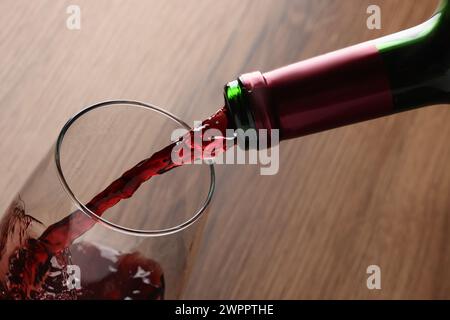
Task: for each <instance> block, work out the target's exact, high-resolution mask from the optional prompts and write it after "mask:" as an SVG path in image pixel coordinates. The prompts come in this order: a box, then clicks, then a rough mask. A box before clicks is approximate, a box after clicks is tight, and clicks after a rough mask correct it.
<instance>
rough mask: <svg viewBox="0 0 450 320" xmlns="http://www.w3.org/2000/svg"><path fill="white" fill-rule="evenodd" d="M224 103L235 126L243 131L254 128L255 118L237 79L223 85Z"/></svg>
mask: <svg viewBox="0 0 450 320" xmlns="http://www.w3.org/2000/svg"><path fill="white" fill-rule="evenodd" d="M224 95H225V103H226V106H227V108H228V110H229V111H230V114H231V118H232V119H233V122H234V126H235V128H233V129H242V130H244V131H246V130H248V129H255V120H254V119H253V115H252V113H251V112H250V110H249V108H247V107H246V106H247V105H248V100H247V97H246V95H245V89H244V88H243V86H242V84H241V83H240V81H239V80H234V81H231V82H229V83H227V84H226V85H225V93H224Z"/></svg>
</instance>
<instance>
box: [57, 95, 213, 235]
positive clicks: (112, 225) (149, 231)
mask: <svg viewBox="0 0 450 320" xmlns="http://www.w3.org/2000/svg"><path fill="white" fill-rule="evenodd" d="M121 104H122V105H123V104H126V105H132V106H135V107H140V108H143V109H147V110H150V111H154V112H157V113H159V114H161V115H163V116H166V117H168V118H170V119H171V120H173V121H174V122H176V123H178V124H179V125H181V126H182V127H184V128H185V129H187V130H191V127H190V126H189V125H188V124H187V123H186V122H184V121H183V120H181V119H179V118H178V117H176V116H175V115H173V114H172V113H170V112H168V111H166V110H164V109H162V108H160V107H158V106H155V105H153V104H149V103H144V102H140V101H134V100H107V101H103V102H99V103H96V104H93V105H91V106H89V107H86V108H84V109H82V110H81V111H79V112H78V113H76V114H75V115H73V116H72V117H71V118H70V119H69V120H68V121H67V122H66V123H65V125H64V126H63V128H62V129H61V131H60V133H59V135H58V139H57V140H56V147H55V154H54V160H55V164H56V169H57V173H58V178H59V180H60V182H61V184H62V187H63V189H64V190H65V192H66V193H67V194H68V196H69V198H70V199H71V200H72V201H73V202H74V203H75V205H76V206H77V207H78V209H79V210H81V212H83V213H84V214H86V215H87V216H88V217H90V218H91V219H94V220H95V221H96V222H97V223H100V224H102V225H104V226H106V227H107V228H109V229H111V230H114V231H118V232H120V233H124V234H128V235H133V236H140V237H158V236H165V235H170V234H174V233H177V232H179V231H182V230H184V229H186V228H188V227H189V226H191V225H192V224H194V223H195V222H196V221H197V220H198V219H199V218H200V217H201V216H202V213H203V212H204V211H205V209H206V208H207V207H208V205H209V204H210V202H211V199H212V196H213V194H214V190H215V171H214V164H213V163H208V164H207V165H208V166H209V168H210V184H209V190H208V194H207V196H206V199H205V200H204V201H203V203H202V205H201V206H200V208H199V209H198V210H197V211H196V213H195V214H194V215H193V216H192V217H191V218H189V219H188V220H186V221H184V222H182V223H180V224H178V225H176V226H173V227H170V228H164V229H154V230H152V229H134V228H128V227H124V226H121V225H119V224H116V223H113V222H111V221H109V220H107V219H105V218H103V217H101V216H99V215H97V214H96V213H94V212H93V211H92V210H90V209H89V208H88V207H86V206H85V205H84V204H83V203H82V202H81V201H80V200H79V199H78V198H77V196H75V194H74V192H73V191H72V189H71V188H70V186H69V184H68V182H67V180H66V178H65V176H64V173H63V169H62V166H61V157H60V154H61V146H62V143H63V141H64V137H65V135H66V133H67V131H68V130H69V129H70V127H71V126H72V125H73V124H74V123H75V122H76V121H77V120H78V119H79V118H81V117H82V116H83V115H85V114H86V113H88V112H90V111H93V110H95V109H99V108H104V107H108V106H114V105H121Z"/></svg>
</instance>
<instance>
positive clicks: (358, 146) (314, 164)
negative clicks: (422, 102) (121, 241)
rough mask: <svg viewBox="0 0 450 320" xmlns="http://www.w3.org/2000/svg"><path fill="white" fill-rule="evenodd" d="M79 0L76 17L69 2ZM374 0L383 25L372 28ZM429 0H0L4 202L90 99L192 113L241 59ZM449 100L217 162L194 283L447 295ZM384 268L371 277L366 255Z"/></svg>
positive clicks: (210, 289) (211, 100)
mask: <svg viewBox="0 0 450 320" xmlns="http://www.w3.org/2000/svg"><path fill="white" fill-rule="evenodd" d="M70 4H78V5H79V6H80V8H81V17H82V20H81V21H82V24H81V30H77V31H71V30H68V29H67V28H66V25H65V23H66V18H67V16H68V15H67V14H66V7H67V6H68V5H70ZM369 4H377V5H379V6H380V7H381V10H382V11H381V12H382V29H381V30H368V29H367V27H366V19H367V17H368V15H367V13H366V9H367V7H368V5H369ZM435 6H436V2H435V1H431V0H430V1H424V0H421V1H419V0H417V1H413V0H385V1H381V0H371V1H366V0H363V1H361V0H339V1H338V0H298V1H293V0H276V1H275V0H267V1H265V0H261V1H256V0H246V1H242V0H227V1H210V0H209V1H208V0H201V1H200V0H197V1H185V0H177V1H163V0H161V1H145V0H131V1H123V0H122V1H119V0H114V1H113V0H96V1H88V0H76V1H56V0H36V1H28V0H2V1H1V2H0V11H1V12H2V13H3V17H2V19H1V20H0V136H1V139H0V152H1V153H0V176H1V177H2V178H1V179H0V190H1V196H0V211H1V212H3V211H4V210H5V208H6V207H7V205H8V203H9V202H10V201H11V199H12V198H13V196H14V195H15V193H16V192H17V191H18V190H19V188H20V186H21V185H22V184H23V183H24V181H25V179H26V178H27V177H28V176H29V174H30V173H31V172H32V171H33V169H34V168H35V166H36V164H37V162H38V161H39V160H40V159H41V158H42V157H43V156H44V155H45V153H46V152H47V151H48V149H49V148H50V146H51V144H52V143H53V142H54V139H55V137H56V136H57V134H58V132H59V129H60V128H61V126H62V125H63V124H64V122H65V121H66V120H67V119H68V117H69V116H71V115H72V114H73V113H75V112H76V111H78V110H80V109H81V108H82V107H84V106H86V105H89V104H92V103H95V102H98V101H102V100H109V99H122V98H126V99H135V100H141V101H148V102H152V103H155V104H157V105H161V106H164V107H165V108H166V109H167V110H169V111H171V112H173V113H175V114H177V115H178V116H180V117H181V118H183V119H184V120H185V121H187V122H188V123H192V121H193V120H194V119H195V120H200V119H202V118H204V117H206V116H208V115H209V114H211V113H212V112H214V111H215V110H216V109H217V108H218V107H220V106H221V104H222V103H223V98H222V87H223V85H224V84H225V83H226V82H228V81H230V80H233V79H234V78H236V77H237V76H238V75H239V74H241V73H244V72H248V71H253V70H261V71H267V70H270V69H272V68H275V67H277V66H282V65H284V64H288V63H292V62H295V61H298V60H301V59H304V58H308V57H312V56H314V55H317V54H321V53H325V52H327V51H330V50H334V49H338V48H342V47H345V46H348V45H351V44H355V43H357V42H361V41H365V40H369V39H374V38H377V37H379V36H382V35H385V34H389V33H392V32H396V31H399V30H401V29H404V28H406V27H411V26H413V25H416V24H418V23H420V22H421V21H424V20H425V19H426V18H427V17H429V16H430V14H431V13H432V12H433V10H434V8H435ZM449 124H450V109H449V108H448V106H436V107H430V108H425V109H422V110H417V111H410V112H407V113H404V114H399V115H396V116H393V117H389V118H384V119H378V120H374V121H370V122H366V123H362V124H357V125H353V126H349V127H345V128H340V129H336V130H332V131H328V132H324V133H320V134H315V135H311V136H308V137H304V138H301V139H297V140H293V141H288V142H285V143H282V145H281V147H280V171H279V173H278V174H277V175H275V176H260V175H259V169H258V168H257V167H256V166H243V165H240V166H239V165H235V166H220V167H218V168H217V171H218V177H217V180H218V185H217V191H216V195H215V198H214V201H213V203H212V204H211V208H210V213H209V219H208V222H207V225H206V227H205V232H204V237H203V241H202V243H201V245H200V250H199V254H198V256H197V261H196V263H195V266H194V269H193V272H192V275H191V278H190V282H189V285H188V287H187V290H186V292H185V294H184V297H185V298H189V299H196V298H211V299H216V298H226V299H228V298H250V299H265V298H273V299H285V298H287V299H298V298H306V299H310V298H314V299H316V298H318V299H320V298H333V299H334V298H338V299H341V298H343V299H346V298H362V299H366V298H368V299H372V298H389V299H391V298H426V299H428V298H450V215H449V214H450V148H449V138H450V125H449ZM372 264H376V265H379V266H380V267H381V271H382V278H381V279H382V289H381V290H368V289H367V287H366V279H367V277H368V275H367V274H366V268H367V267H368V266H369V265H372Z"/></svg>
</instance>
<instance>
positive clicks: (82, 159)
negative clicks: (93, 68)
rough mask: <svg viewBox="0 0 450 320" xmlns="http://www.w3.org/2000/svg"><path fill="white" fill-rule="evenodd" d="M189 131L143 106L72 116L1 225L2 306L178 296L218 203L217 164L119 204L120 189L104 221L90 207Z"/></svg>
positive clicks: (115, 104) (146, 186)
mask: <svg viewBox="0 0 450 320" xmlns="http://www.w3.org/2000/svg"><path fill="white" fill-rule="evenodd" d="M188 129H189V126H188V125H187V124H186V123H184V122H183V121H181V120H179V119H178V118H176V117H175V116H173V115H172V114H170V113H168V112H167V111H164V110H162V109H160V108H157V107H155V106H152V105H149V104H145V103H141V102H135V101H110V102H103V103H99V104H96V105H93V106H91V107H89V108H86V109H84V110H83V111H81V112H80V113H78V114H77V115H75V116H74V117H73V118H71V119H70V120H69V121H68V122H67V124H66V125H65V126H64V128H63V129H62V131H61V133H60V135H59V137H58V140H57V143H56V144H55V145H54V147H53V148H52V150H51V151H50V152H49V153H48V154H47V156H46V157H45V158H44V159H43V160H42V162H41V163H40V164H39V165H38V166H37V168H36V170H35V171H34V173H33V174H32V175H31V177H30V178H29V179H28V181H27V182H26V183H25V185H24V186H23V188H22V189H21V190H20V191H19V192H18V194H17V197H16V198H15V200H14V201H13V202H12V203H11V205H10V207H9V209H8V210H7V211H6V212H5V213H4V214H3V216H2V217H1V222H0V298H3V299H163V298H169V299H176V298H178V297H179V296H180V294H181V293H182V290H183V287H184V284H185V282H186V280H187V278H188V274H189V270H190V266H191V264H192V262H193V258H194V254H195V248H196V244H197V243H198V242H199V239H200V237H201V233H202V226H203V224H204V222H205V216H206V215H205V209H206V208H207V205H208V204H209V202H210V200H211V197H212V195H213V191H214V168H213V166H212V164H210V163H201V164H200V163H196V164H192V165H186V166H183V167H177V168H174V169H173V170H170V171H168V172H166V173H164V174H162V175H157V176H154V177H152V178H151V179H150V180H149V181H146V182H144V183H142V184H141V185H140V186H139V188H137V190H136V191H135V192H133V193H132V196H131V194H128V195H127V196H126V197H122V198H121V200H120V201H118V202H117V204H114V201H113V198H114V197H115V196H117V194H118V191H117V190H116V192H115V193H114V194H108V196H107V197H106V198H105V197H104V199H102V201H103V202H102V203H103V204H105V203H106V204H108V206H109V207H108V208H107V210H104V212H102V213H101V214H100V213H99V211H96V210H94V209H92V207H89V203H90V200H92V199H93V198H97V197H98V195H99V193H100V195H101V194H102V193H101V191H102V190H104V189H105V188H106V187H108V186H110V185H111V183H112V182H113V181H114V183H116V184H117V178H119V177H121V175H122V174H123V173H124V172H126V171H127V170H129V169H130V168H134V167H136V166H137V167H139V166H140V165H141V163H142V160H144V159H148V158H149V157H150V156H151V155H152V154H154V153H155V152H157V151H159V150H161V149H164V147H165V146H166V145H170V143H172V142H173V140H176V138H177V136H178V137H179V136H180V135H181V134H182V133H183V132H184V131H186V130H188ZM183 130H184V131H183ZM119 180H120V179H119ZM134 182H135V181H134V180H130V181H127V186H128V184H129V183H134ZM114 183H113V184H114ZM122 191H123V190H122ZM111 201H113V202H111ZM111 204H114V205H111Z"/></svg>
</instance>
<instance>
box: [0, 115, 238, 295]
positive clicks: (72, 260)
mask: <svg viewBox="0 0 450 320" xmlns="http://www.w3.org/2000/svg"><path fill="white" fill-rule="evenodd" d="M228 126H229V121H228V112H227V109H226V108H222V109H220V110H219V111H218V112H216V113H215V114H214V115H213V116H211V117H210V118H208V119H206V120H205V121H203V122H202V125H201V128H202V130H207V129H216V130H219V131H220V132H221V134H222V137H218V136H216V137H211V138H210V139H208V140H207V141H203V131H201V138H202V139H201V144H200V145H198V144H197V143H196V140H195V139H194V135H195V132H198V130H191V131H190V132H189V133H188V135H189V138H190V139H186V138H187V137H186V136H185V137H184V139H183V138H181V139H180V140H179V141H178V142H175V143H172V144H170V145H168V146H166V147H165V148H163V149H162V150H160V151H158V152H156V153H155V154H153V155H152V156H151V157H150V158H148V159H145V160H143V161H141V162H140V163H138V164H137V165H136V166H134V167H133V168H131V169H129V170H128V171H126V172H125V173H124V174H122V176H121V177H120V178H118V179H117V180H115V181H114V182H112V183H111V184H110V185H109V186H108V187H107V188H105V189H104V190H103V191H102V192H100V193H99V194H98V195H96V196H95V197H94V198H93V199H92V200H91V201H89V202H88V203H87V205H86V206H87V207H88V208H89V209H90V210H91V211H93V212H94V213H96V214H97V215H99V216H101V215H102V214H103V213H104V212H105V211H106V210H108V209H109V208H111V207H113V206H114V205H116V204H117V203H118V202H120V201H121V200H123V199H128V198H130V197H132V196H133V194H134V193H135V192H136V190H137V189H138V188H139V187H140V186H141V185H142V184H143V183H144V182H146V181H148V180H149V179H151V178H152V177H153V176H156V175H161V174H163V173H165V172H168V171H170V170H172V169H174V168H176V167H179V166H180V165H182V164H184V163H190V162H192V161H193V160H196V159H195V157H196V155H199V156H200V158H203V155H204V154H205V151H208V149H213V150H215V151H214V152H211V154H212V155H213V156H214V155H217V153H218V152H222V151H225V148H226V145H225V143H224V139H223V137H225V131H226V129H227V128H228ZM186 141H188V142H187V143H188V145H182V146H181V147H182V148H180V144H183V143H184V144H186ZM176 147H178V148H177V150H179V152H178V154H177V155H178V157H179V158H180V161H176V162H174V161H173V159H172V151H173V150H174V148H176ZM212 147H214V148H212ZM186 150H188V151H191V152H185V151H186ZM195 150H197V151H201V152H195ZM206 154H208V153H207V152H206ZM10 211H11V212H10V213H14V214H15V216H11V215H9V218H8V219H9V220H12V222H13V223H17V220H15V218H14V217H20V219H22V220H23V221H19V222H20V223H22V224H24V225H25V226H26V225H27V224H29V223H30V219H33V218H32V217H30V216H28V215H26V214H25V211H24V209H23V206H20V204H17V203H16V204H15V205H14V206H13V207H12V208H11V209H10ZM8 219H7V220H6V221H3V223H4V225H3V227H2V230H1V232H2V234H1V235H2V241H1V242H0V250H2V247H4V246H5V244H4V243H3V245H2V242H5V241H6V240H5V239H6V238H7V237H8V235H10V233H11V232H17V229H20V228H17V226H16V227H14V225H13V226H12V227H11V221H8ZM27 221H28V222H27ZM94 225H95V221H94V220H93V219H91V218H89V217H88V216H87V215H86V214H84V213H83V212H81V211H75V212H73V213H71V214H70V215H68V216H67V217H65V218H63V219H62V220H60V221H58V222H56V223H55V224H53V225H51V226H49V227H48V228H46V229H45V231H44V232H43V233H42V234H41V236H39V237H37V238H33V237H31V238H28V239H26V240H24V239H20V240H21V241H20V242H21V243H20V245H19V247H18V248H17V249H16V250H15V251H14V252H13V254H11V256H10V258H9V264H8V271H7V281H6V282H5V283H6V284H5V283H4V284H2V283H1V282H0V298H6V299H25V298H31V299H52V298H54V299H70V298H72V299H163V297H164V275H163V270H162V268H161V266H160V265H159V264H158V263H157V262H155V261H152V260H150V259H147V258H144V257H142V256H140V255H139V253H130V254H121V253H119V252H115V251H114V250H112V249H109V248H100V247H98V246H95V245H93V244H88V243H83V242H82V243H76V244H73V242H74V241H75V240H76V239H77V238H79V237H80V236H81V235H83V234H84V233H85V232H87V231H88V230H90V229H91V228H92V227H93V226H94ZM22 229H26V228H24V226H22ZM14 230H15V231H14ZM105 251H107V252H109V253H108V254H106V255H105V254H104V253H105ZM102 253H103V254H102ZM0 257H1V256H0ZM107 257H109V258H107ZM69 264H73V265H77V266H79V267H80V269H81V270H82V272H83V274H88V275H97V276H96V277H94V279H91V280H89V279H87V280H86V279H84V280H82V283H81V288H82V289H80V290H69V289H68V288H67V283H66V282H67V281H66V279H65V278H64V277H66V278H67V270H66V269H67V266H68V265H69ZM103 275H104V276H103ZM83 278H84V277H83Z"/></svg>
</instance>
